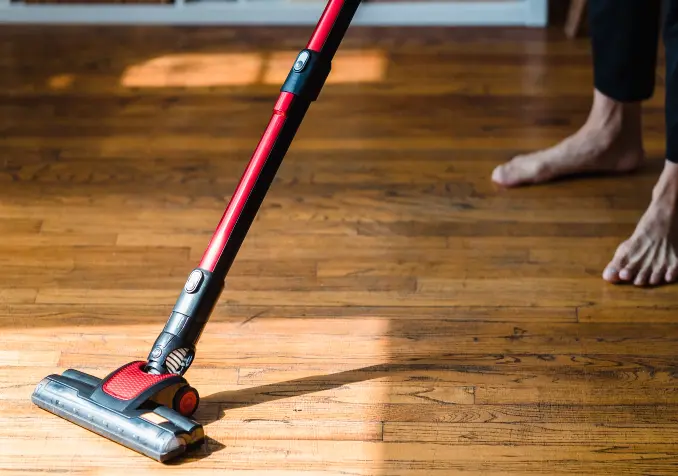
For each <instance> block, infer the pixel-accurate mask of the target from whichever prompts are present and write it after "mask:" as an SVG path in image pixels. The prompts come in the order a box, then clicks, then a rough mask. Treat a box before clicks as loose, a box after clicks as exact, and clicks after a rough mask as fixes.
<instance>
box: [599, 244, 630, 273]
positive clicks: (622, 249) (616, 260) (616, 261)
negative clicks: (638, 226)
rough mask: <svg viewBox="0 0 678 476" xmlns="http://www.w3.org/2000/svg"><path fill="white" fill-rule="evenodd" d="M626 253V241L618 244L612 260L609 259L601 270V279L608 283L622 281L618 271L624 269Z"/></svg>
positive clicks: (626, 258)
mask: <svg viewBox="0 0 678 476" xmlns="http://www.w3.org/2000/svg"><path fill="white" fill-rule="evenodd" d="M627 253H628V247H627V246H626V243H622V244H621V245H619V248H617V251H616V252H615V254H614V257H613V258H612V261H610V263H609V264H608V265H607V266H606V267H605V270H604V271H603V279H604V280H605V281H608V282H610V283H618V282H619V281H623V280H622V278H621V276H620V272H621V270H623V269H624V266H626V263H627V261H628V254H627Z"/></svg>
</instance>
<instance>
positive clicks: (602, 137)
mask: <svg viewBox="0 0 678 476" xmlns="http://www.w3.org/2000/svg"><path fill="white" fill-rule="evenodd" d="M644 157H645V153H644V151H643V143H642V124H641V106H640V104H639V103H634V104H623V103H619V102H617V101H615V100H613V99H611V98H609V97H607V96H605V95H604V94H602V93H601V92H599V91H595V93H594V99H593V107H592V108H591V112H590V114H589V117H588V119H587V121H586V123H585V124H584V125H583V126H582V128H581V129H579V130H578V131H577V132H576V133H575V134H574V135H572V136H570V137H568V138H567V139H565V140H563V141H562V142H560V143H558V144H557V145H555V146H553V147H551V148H549V149H545V150H541V151H538V152H535V153H532V154H528V155H520V156H517V157H515V158H514V159H512V160H511V161H509V162H507V163H505V164H503V165H500V166H499V167H497V168H496V169H495V170H494V172H493V173H492V180H493V181H494V182H496V183H497V184H499V185H501V186H504V187H515V186H518V185H525V184H536V183H542V182H547V181H549V180H553V179H555V178H558V177H563V176H566V175H572V174H578V173H592V172H617V173H619V172H629V171H631V170H634V169H635V168H637V167H638V166H640V165H641V163H642V162H643V160H644Z"/></svg>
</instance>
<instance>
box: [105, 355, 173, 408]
mask: <svg viewBox="0 0 678 476" xmlns="http://www.w3.org/2000/svg"><path fill="white" fill-rule="evenodd" d="M144 365H146V362H132V363H131V364H127V365H125V366H124V367H122V368H121V369H120V370H118V371H117V372H116V373H114V374H113V375H112V376H111V378H109V379H108V380H107V381H106V383H105V384H104V385H103V387H102V388H103V391H104V392H106V393H107V394H109V395H110V396H112V397H115V398H117V399H119V400H132V399H133V398H136V397H138V396H139V395H141V394H142V393H143V392H144V391H145V390H146V389H147V388H149V387H151V386H152V385H155V384H156V383H158V382H161V381H163V380H165V379H168V378H171V377H174V376H175V375H173V374H164V375H151V374H147V373H146V372H144V371H143V368H144Z"/></svg>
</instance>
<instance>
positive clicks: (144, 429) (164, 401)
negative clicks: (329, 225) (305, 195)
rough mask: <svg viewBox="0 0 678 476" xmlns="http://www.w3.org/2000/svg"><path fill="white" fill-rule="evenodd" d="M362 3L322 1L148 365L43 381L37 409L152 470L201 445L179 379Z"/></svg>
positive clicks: (194, 400)
mask: <svg viewBox="0 0 678 476" xmlns="http://www.w3.org/2000/svg"><path fill="white" fill-rule="evenodd" d="M359 5H360V0H330V1H329V3H328V4H327V6H326V7H325V10H324V11H323V14H322V16H321V17H320V20H319V22H318V25H317V26H316V28H315V30H314V32H313V35H312V36H311V39H310V41H309V42H308V45H307V46H306V48H305V49H303V50H302V51H301V52H300V53H299V55H298V56H297V58H296V60H295V61H294V65H293V66H292V68H291V70H290V72H289V75H288V76H287V79H286V81H285V83H284V84H283V86H282V88H281V93H280V96H279V98H278V101H277V102H276V104H275V107H274V109H273V116H272V117H271V120H270V122H269V124H268V127H267V128H266V130H265V131H264V134H263V136H262V138H261V140H260V142H259V144H258V146H257V148H256V150H255V151H254V154H253V156H252V158H251V160H250V163H249V165H248V166H247V168H246V170H245V172H244V175H243V176H242V178H241V180H240V183H239V184H238V187H237V189H236V190H235V193H234V194H233V196H232V197H231V200H230V203H229V204H228V207H227V208H226V211H225V213H224V215H223V217H222V219H221V221H220V222H219V225H218V227H217V229H216V231H215V233H214V236H213V237H212V239H211V241H210V243H209V246H208V247H207V250H206V251H205V253H204V255H203V257H202V260H201V262H200V265H199V266H198V267H197V268H196V269H194V270H193V271H192V272H191V273H190V274H189V276H188V279H187V280H186V283H185V285H184V288H183V290H182V291H181V294H180V296H179V298H178V300H177V302H176V304H175V305H174V308H173V310H172V313H171V314H170V316H169V320H168V321H167V324H166V325H165V328H164V329H163V331H162V333H161V334H160V335H159V336H158V338H157V339H156V341H155V343H154V344H153V347H152V348H151V351H150V353H149V354H148V357H147V360H146V361H137V362H132V363H129V364H126V365H123V366H122V367H120V368H118V369H117V370H115V371H114V372H112V373H110V374H109V375H108V376H106V377H105V378H104V379H99V378H97V377H94V376H92V375H88V374H85V373H83V372H80V371H78V370H73V369H69V370H66V371H65V372H63V373H62V374H61V375H56V374H55V375H49V376H48V377H45V378H44V379H43V380H42V381H41V382H40V383H39V384H38V385H37V387H36V389H35V391H34V392H33V396H32V401H33V403H35V404H36V405H37V406H39V407H40V408H43V409H44V410H47V411H49V412H51V413H54V414H56V415H58V416H60V417H62V418H64V419H66V420H68V421H70V422H72V423H75V424H77V425H80V426H82V427H84V428H87V429H89V430H91V431H93V432H95V433H97V434H99V435H101V436H104V437H106V438H109V439H111V440H113V441H115V442H117V443H120V444H122V445H124V446H126V447H128V448H130V449H133V450H135V451H137V452H139V453H141V454H144V455H146V456H148V457H150V458H153V459H155V460H157V461H161V462H165V461H169V460H171V459H173V458H175V457H177V456H179V455H181V454H183V453H184V452H186V451H187V449H189V448H191V447H194V446H196V445H199V444H200V443H201V442H202V441H203V440H204V438H205V434H204V430H203V427H202V425H201V424H200V423H198V422H197V421H195V420H193V419H192V416H193V414H194V412H195V411H196V409H197V408H198V403H199V400H200V397H199V395H198V391H197V390H196V389H194V388H193V387H191V386H190V385H189V384H188V382H187V381H186V379H185V378H184V377H183V375H184V374H185V373H186V371H187V370H188V368H189V367H190V366H191V363H192V362H193V359H194V357H195V349H196V347H195V346H196V344H197V342H198V339H199V338H200V336H201V334H202V332H203V330H204V328H205V325H206V324H207V321H208V319H209V317H210V315H211V313H212V311H213V309H214V306H215V305H216V303H217V301H218V299H219V297H220V296H221V292H222V290H223V289H224V285H225V278H226V274H227V273H228V271H229V269H230V267H231V265H232V264H233V261H234V259H235V257H236V254H237V253H238V250H239V249H240V246H241V245H242V242H243V241H244V239H245V236H246V235H247V232H248V230H249V228H250V226H251V224H252V222H253V221H254V218H255V216H256V214H257V212H258V210H259V207H260V206H261V203H262V202H263V200H264V197H265V195H266V193H267V192H268V189H269V187H270V185H271V183H272V182H273V179H274V178H275V175H276V173H277V171H278V168H279V166H280V164H281V163H282V160H283V158H284V156H285V154H286V153H287V150H288V148H289V147H290V144H291V142H292V140H293V139H294V136H295V134H296V132H297V129H298V128H299V126H300V124H301V122H302V120H303V118H304V116H305V115H306V112H307V110H308V108H309V106H310V104H311V102H313V101H315V100H316V99H317V98H318V95H319V94H320V91H321V89H322V88H323V85H324V84H325V80H326V79H327V76H328V75H329V73H330V68H331V63H332V59H333V57H334V54H335V53H336V51H337V49H338V48H339V44H340V43H341V41H342V39H343V37H344V35H345V33H346V30H347V29H348V27H349V24H350V23H351V20H352V19H353V16H354V14H355V12H356V10H357V9H358V6H359Z"/></svg>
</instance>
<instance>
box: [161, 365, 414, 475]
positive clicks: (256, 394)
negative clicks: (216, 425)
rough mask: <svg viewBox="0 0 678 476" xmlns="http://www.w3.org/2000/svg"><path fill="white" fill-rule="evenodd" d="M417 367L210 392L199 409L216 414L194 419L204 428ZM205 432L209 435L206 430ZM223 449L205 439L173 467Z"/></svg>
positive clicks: (373, 368) (365, 369)
mask: <svg viewBox="0 0 678 476" xmlns="http://www.w3.org/2000/svg"><path fill="white" fill-rule="evenodd" d="M416 367H417V366H416V365H403V364H380V365H373V366H370V367H363V368H360V369H353V370H347V371H345V372H339V373H336V374H330V375H312V376H310V377H304V378H300V379H295V380H288V381H285V382H278V383H273V384H268V385H261V386H256V387H249V388H244V389H242V390H229V391H224V392H219V393H213V394H212V395H208V396H206V397H202V398H201V402H200V404H201V406H203V405H216V406H217V407H218V411H217V412H212V413H211V414H209V415H204V416H201V417H200V418H197V420H198V421H199V422H200V423H201V424H203V425H204V426H207V425H209V424H210V423H213V422H215V421H218V420H221V419H222V418H224V416H225V415H226V412H228V411H229V410H233V409H236V408H243V407H248V406H252V405H258V404H261V403H267V402H271V401H274V400H280V399H283V398H291V397H299V396H302V395H307V394H311V393H318V392H322V391H324V390H331V389H334V388H338V387H341V386H342V385H347V384H351V383H357V382H364V381H367V380H373V379H377V378H381V377H385V376H387V375H393V374H394V373H396V372H399V371H403V370H405V369H406V368H407V369H409V370H412V369H414V368H416ZM206 432H209V430H207V431H206ZM225 447H226V446H225V445H224V444H223V443H220V442H219V441H216V440H214V439H212V438H209V437H207V438H206V440H205V442H204V443H203V444H202V446H201V447H200V448H198V449H195V450H193V451H191V452H189V453H187V454H186V456H185V457H183V458H178V459H176V460H174V461H173V462H172V463H170V464H172V465H181V464H186V463H190V462H192V461H196V460H200V459H203V458H206V457H208V456H209V455H211V454H213V453H216V452H218V451H221V450H222V449H224V448H225Z"/></svg>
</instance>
